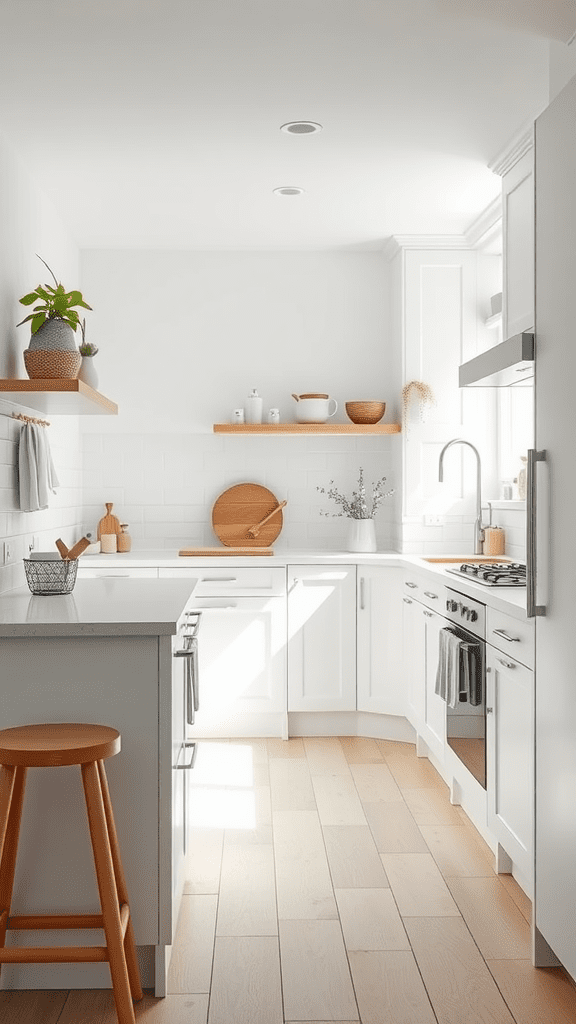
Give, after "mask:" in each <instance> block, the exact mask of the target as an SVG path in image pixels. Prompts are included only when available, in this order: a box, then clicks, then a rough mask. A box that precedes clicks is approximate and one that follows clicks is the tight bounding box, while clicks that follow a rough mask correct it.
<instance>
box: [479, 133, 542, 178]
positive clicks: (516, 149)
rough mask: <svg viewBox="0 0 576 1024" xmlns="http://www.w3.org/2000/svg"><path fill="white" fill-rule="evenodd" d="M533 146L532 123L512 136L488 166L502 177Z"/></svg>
mask: <svg viewBox="0 0 576 1024" xmlns="http://www.w3.org/2000/svg"><path fill="white" fill-rule="evenodd" d="M533 146H534V124H533V123H532V124H530V125H529V126H528V128H524V129H523V130H522V131H521V132H519V133H518V134H517V135H515V136H514V138H513V139H512V141H511V142H509V143H508V145H507V146H506V147H505V148H504V149H503V150H501V151H500V153H498V156H496V157H495V158H494V160H492V161H491V162H490V163H489V164H488V168H489V170H491V171H494V174H499V175H500V177H503V176H504V175H505V174H507V173H508V171H509V170H511V169H512V167H514V165H515V164H517V163H518V161H519V160H521V159H522V157H523V156H524V155H525V153H529V152H530V150H531V149H532V148H533Z"/></svg>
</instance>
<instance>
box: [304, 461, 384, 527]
mask: <svg viewBox="0 0 576 1024" xmlns="http://www.w3.org/2000/svg"><path fill="white" fill-rule="evenodd" d="M330 483H331V485H332V486H331V487H330V488H329V489H328V490H326V489H325V488H324V487H316V490H317V491H320V493H321V494H327V495H328V497H329V498H332V500H333V501H335V502H336V504H337V505H341V506H342V510H341V511H340V512H325V511H324V510H323V509H320V515H321V516H346V517H347V518H348V519H374V516H375V515H376V513H377V511H378V509H379V508H380V505H381V504H382V502H383V501H384V499H385V498H389V497H390V495H391V494H394V488H392V489H391V490H389V491H385V490H384V484H385V483H386V477H385V476H383V477H381V479H380V480H377V481H376V483H372V499H371V507H370V509H369V508H368V501H367V500H366V487H365V485H364V471H363V469H362V467H360V475H359V477H358V490H357V491H352V497H351V498H347V497H346V495H345V494H340V491H337V490H336V487H335V486H334V481H333V480H331V481H330Z"/></svg>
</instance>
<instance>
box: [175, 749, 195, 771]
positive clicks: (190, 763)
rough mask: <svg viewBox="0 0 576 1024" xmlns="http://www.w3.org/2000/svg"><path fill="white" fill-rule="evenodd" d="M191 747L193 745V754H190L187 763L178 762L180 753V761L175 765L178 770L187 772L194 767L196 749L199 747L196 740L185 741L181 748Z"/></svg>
mask: <svg viewBox="0 0 576 1024" xmlns="http://www.w3.org/2000/svg"><path fill="white" fill-rule="evenodd" d="M189 747H192V754H191V756H190V760H189V761H188V762H187V763H186V764H178V761H179V760H180V755H178V761H177V762H176V764H175V765H174V767H175V768H177V769H178V771H180V772H187V771H188V770H189V769H190V768H193V767H194V762H195V760H196V751H197V749H198V746H197V744H196V742H190V743H183V744H182V746H181V748H180V750H181V751H182V750H187V749H188V748H189Z"/></svg>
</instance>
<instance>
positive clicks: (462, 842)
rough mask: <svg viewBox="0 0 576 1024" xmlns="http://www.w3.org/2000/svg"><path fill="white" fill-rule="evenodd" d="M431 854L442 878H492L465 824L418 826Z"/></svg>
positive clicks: (484, 859) (487, 863) (482, 852)
mask: <svg viewBox="0 0 576 1024" xmlns="http://www.w3.org/2000/svg"><path fill="white" fill-rule="evenodd" d="M420 831H421V833H422V835H423V837H424V840H425V842H426V844H427V846H428V847H429V849H430V853H431V854H432V856H433V857H434V860H435V861H436V863H437V865H438V867H439V868H440V871H441V872H442V874H443V876H444V878H474V877H484V878H493V877H494V871H493V869H492V867H491V866H490V864H489V862H488V860H487V858H486V856H485V854H484V851H483V850H482V849H481V848H480V847H479V846H478V844H477V843H476V842H475V840H474V838H473V837H472V835H471V833H470V830H469V829H467V828H466V827H465V826H464V825H462V824H460V825H420Z"/></svg>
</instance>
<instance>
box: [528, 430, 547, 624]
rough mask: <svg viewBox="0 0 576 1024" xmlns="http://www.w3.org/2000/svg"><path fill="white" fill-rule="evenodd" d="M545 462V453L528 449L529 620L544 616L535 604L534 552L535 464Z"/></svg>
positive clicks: (540, 607)
mask: <svg viewBox="0 0 576 1024" xmlns="http://www.w3.org/2000/svg"><path fill="white" fill-rule="evenodd" d="M537 462H546V452H545V451H537V450H536V449H535V448H529V449H528V465H527V474H526V492H527V493H526V527H527V537H526V588H527V592H526V615H527V617H528V618H529V619H533V618H535V616H536V615H546V605H538V604H536V579H537V572H538V567H537V550H536V547H537V545H536V530H537V519H536V515H537V512H536V463H537Z"/></svg>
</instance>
